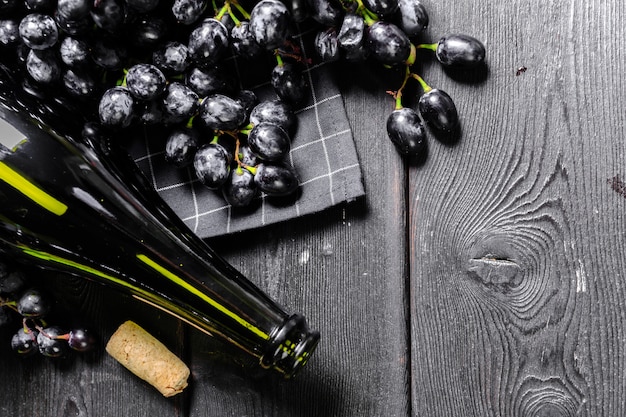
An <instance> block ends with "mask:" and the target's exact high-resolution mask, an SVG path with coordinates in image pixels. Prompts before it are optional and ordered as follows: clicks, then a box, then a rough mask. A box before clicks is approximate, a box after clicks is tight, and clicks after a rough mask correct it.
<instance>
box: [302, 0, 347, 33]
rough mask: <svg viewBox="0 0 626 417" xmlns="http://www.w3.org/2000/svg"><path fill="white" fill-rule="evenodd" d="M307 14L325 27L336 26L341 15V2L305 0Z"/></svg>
mask: <svg viewBox="0 0 626 417" xmlns="http://www.w3.org/2000/svg"><path fill="white" fill-rule="evenodd" d="M306 6H307V8H308V10H309V16H310V17H311V18H312V19H313V20H315V21H316V22H318V23H321V24H322V25H323V26H326V27H334V26H338V25H339V23H341V19H342V17H343V14H344V12H343V8H342V7H341V3H340V2H338V1H336V0H306Z"/></svg>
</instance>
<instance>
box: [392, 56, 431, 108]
mask: <svg viewBox="0 0 626 417" xmlns="http://www.w3.org/2000/svg"><path fill="white" fill-rule="evenodd" d="M411 78H413V79H414V80H417V82H418V83H419V84H420V86H421V87H422V90H424V93H428V92H429V91H430V90H432V87H431V86H429V85H428V84H426V81H424V79H423V78H422V77H420V76H419V75H418V74H416V73H414V72H411V69H410V67H409V65H407V66H406V71H405V73H404V79H403V80H402V84H401V85H400V88H398V89H397V90H396V91H387V94H389V95H391V96H392V97H393V98H394V99H395V106H394V110H400V109H401V108H402V107H404V106H403V105H402V94H403V92H404V89H405V87H406V85H407V83H408V81H409V79H411Z"/></svg>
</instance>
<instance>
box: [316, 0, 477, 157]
mask: <svg viewBox="0 0 626 417" xmlns="http://www.w3.org/2000/svg"><path fill="white" fill-rule="evenodd" d="M309 3H310V4H311V5H312V7H311V10H312V14H311V17H312V18H313V19H315V20H316V21H318V22H319V23H320V24H322V25H323V26H324V29H322V30H320V31H319V32H318V34H317V37H316V38H315V49H316V51H317V54H318V55H319V56H320V57H321V58H322V59H323V60H324V61H327V62H334V61H338V60H341V59H345V60H348V61H357V62H360V61H366V60H368V61H373V62H377V63H379V64H382V65H384V66H386V67H389V68H391V69H396V70H400V71H403V77H402V78H403V81H402V83H401V86H400V88H399V89H398V90H396V91H393V92H390V93H391V94H392V95H393V97H394V99H395V108H394V110H393V112H392V113H391V114H390V115H389V117H388V119H387V133H388V135H389V138H390V139H391V141H392V142H393V143H394V145H395V146H396V148H397V150H398V151H399V152H400V153H401V154H402V155H406V156H422V154H423V153H424V152H425V149H426V129H425V128H424V125H425V124H426V125H427V126H428V127H429V128H430V129H431V130H432V131H433V133H434V134H435V135H436V137H438V138H439V139H441V140H443V141H448V142H453V141H455V140H456V139H457V138H458V135H459V116H458V112H457V109H456V106H455V104H454V101H453V100H452V98H451V97H450V96H449V95H448V94H447V93H446V92H445V91H443V90H441V89H437V88H432V87H431V86H429V85H428V84H427V83H426V82H425V81H424V79H423V78H422V77H421V76H420V75H419V74H417V73H415V72H413V70H412V67H413V65H414V64H415V62H416V53H417V51H418V50H425V51H431V52H433V53H434V55H435V57H436V59H437V61H438V62H439V63H440V64H441V65H443V66H445V67H448V68H457V69H459V68H461V69H472V70H475V69H476V68H478V67H482V66H484V65H485V46H484V45H483V43H482V42H481V41H479V40H478V39H476V38H474V37H472V36H468V35H464V34H450V35H446V36H443V37H441V39H439V40H438V41H437V42H435V43H419V42H416V40H417V39H418V37H419V36H420V35H421V34H422V33H423V32H424V30H425V29H426V28H427V27H428V23H429V17H428V13H427V11H426V8H425V7H424V5H423V4H422V3H421V2H420V1H419V0H309ZM409 80H416V81H417V82H418V83H419V85H420V87H421V90H422V92H423V93H422V94H421V96H420V97H419V100H418V103H417V110H415V109H413V108H410V107H405V106H404V104H403V100H402V98H403V97H402V94H403V91H404V89H405V87H406V84H407V82H408V81H409Z"/></svg>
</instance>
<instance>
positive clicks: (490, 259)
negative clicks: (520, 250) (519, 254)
mask: <svg viewBox="0 0 626 417" xmlns="http://www.w3.org/2000/svg"><path fill="white" fill-rule="evenodd" d="M521 270H522V268H521V267H520V266H519V265H518V264H517V262H515V261H513V260H510V259H503V258H497V257H494V256H490V255H485V256H483V257H481V258H473V259H470V260H469V264H468V267H467V272H468V274H469V275H470V276H472V277H473V278H474V279H477V280H479V281H480V282H482V283H483V284H484V285H486V286H489V287H493V286H495V287H500V288H503V289H507V288H510V287H515V286H517V285H519V283H520V281H521V274H520V272H521Z"/></svg>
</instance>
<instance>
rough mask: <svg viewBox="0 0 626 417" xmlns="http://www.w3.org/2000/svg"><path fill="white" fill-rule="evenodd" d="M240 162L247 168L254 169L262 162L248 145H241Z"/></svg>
mask: <svg viewBox="0 0 626 417" xmlns="http://www.w3.org/2000/svg"><path fill="white" fill-rule="evenodd" d="M238 156H239V162H241V163H242V164H243V165H245V166H249V167H254V166H257V165H258V164H259V162H260V160H259V157H258V156H256V155H255V153H254V152H252V151H251V150H250V147H249V146H248V145H247V144H246V143H242V144H240V145H239V155H238Z"/></svg>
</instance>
